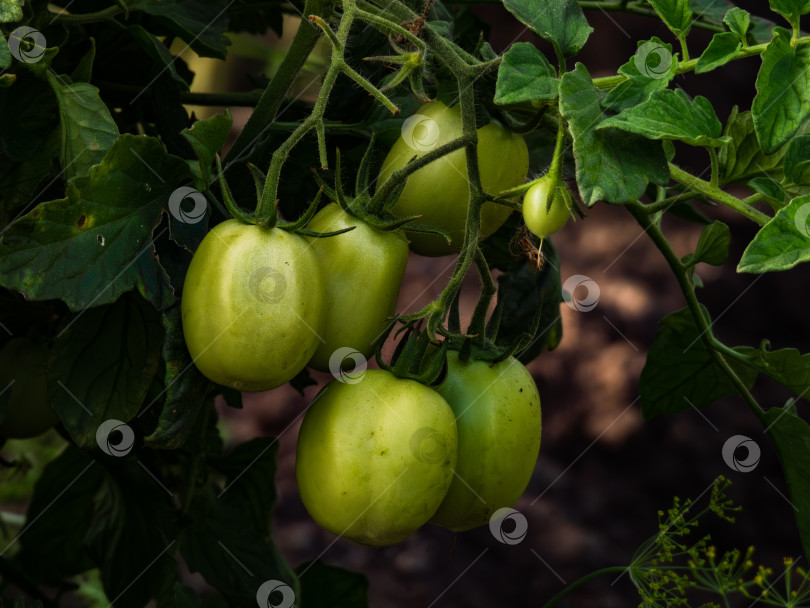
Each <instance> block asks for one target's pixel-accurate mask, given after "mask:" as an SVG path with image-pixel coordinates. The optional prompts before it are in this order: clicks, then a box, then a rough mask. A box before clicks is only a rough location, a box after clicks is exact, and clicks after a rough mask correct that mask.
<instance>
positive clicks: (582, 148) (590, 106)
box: [560, 63, 669, 206]
mask: <svg viewBox="0 0 810 608" xmlns="http://www.w3.org/2000/svg"><path fill="white" fill-rule="evenodd" d="M599 102H600V99H599V91H597V89H596V87H595V86H594V85H593V81H592V80H591V76H590V74H589V73H588V70H587V68H586V67H585V66H584V65H582V64H581V63H578V64H577V65H576V67H575V68H574V70H573V71H570V72H566V73H565V74H564V75H563V77H562V79H561V82H560V111H561V113H562V114H563V116H564V117H565V119H566V120H567V121H568V128H569V130H570V132H571V135H572V137H573V139H574V158H575V160H576V167H577V185H578V187H579V192H580V194H581V195H582V200H583V201H584V202H585V204H586V205H589V206H590V205H593V204H595V203H596V202H597V201H600V200H604V201H607V202H611V203H624V202H627V201H631V200H635V199H637V198H639V197H640V196H641V195H642V194H644V191H645V190H646V189H647V184H648V183H650V182H653V183H656V184H660V185H663V184H665V183H666V182H667V181H668V180H669V169H668V168H667V164H666V159H665V158H664V152H663V149H662V147H661V144H660V143H657V142H652V141H649V140H646V139H644V138H643V137H639V136H636V135H628V134H626V133H624V132H622V131H619V130H616V129H602V130H598V131H597V130H596V125H597V124H598V123H599V121H600V119H601V118H602V116H603V114H602V109H601V108H600V104H599Z"/></svg>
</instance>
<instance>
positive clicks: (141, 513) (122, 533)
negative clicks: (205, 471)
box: [85, 459, 179, 608]
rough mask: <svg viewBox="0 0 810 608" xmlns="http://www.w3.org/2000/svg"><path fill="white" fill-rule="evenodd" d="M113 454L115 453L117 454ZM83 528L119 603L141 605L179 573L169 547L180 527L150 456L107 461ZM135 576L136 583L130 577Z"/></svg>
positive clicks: (126, 607)
mask: <svg viewBox="0 0 810 608" xmlns="http://www.w3.org/2000/svg"><path fill="white" fill-rule="evenodd" d="M113 460H114V459H113ZM105 464H108V465H109V466H110V470H109V471H107V475H106V476H105V478H104V481H103V482H102V484H101V487H100V488H99V490H98V491H97V493H96V495H95V497H94V506H95V509H94V512H93V515H92V517H91V518H89V519H88V520H86V521H87V523H88V524H89V527H87V528H86V529H85V533H86V536H85V544H86V545H87V550H88V553H89V554H90V555H91V556H92V557H93V560H94V562H95V563H97V564H100V565H101V566H102V567H101V582H102V584H103V586H104V592H105V594H106V595H107V597H108V598H110V600H111V604H113V605H115V606H116V608H142V607H143V606H145V605H147V604H148V603H149V600H151V599H152V598H153V597H156V596H160V595H163V594H164V593H166V592H167V591H168V590H169V589H170V588H171V587H172V586H173V585H174V583H175V581H176V580H177V578H178V572H177V565H176V561H175V558H174V556H173V555H172V553H171V550H172V549H174V548H176V547H175V542H176V541H175V539H176V537H177V533H178V532H179V530H178V529H177V525H176V523H175V522H176V511H175V508H174V505H173V498H172V496H171V495H169V494H168V492H167V489H166V488H165V486H164V487H161V485H159V484H158V482H157V481H156V480H155V479H153V477H152V476H151V475H150V474H149V473H148V471H150V470H151V469H153V468H154V467H150V466H149V464H151V463H149V461H148V460H147V461H146V463H143V462H134V461H133V460H131V459H127V460H124V461H123V462H121V461H119V462H111V461H109V462H107V463H105ZM135 577H137V581H138V584H135V585H133V584H132V581H133V580H135Z"/></svg>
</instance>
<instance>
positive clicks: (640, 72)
mask: <svg viewBox="0 0 810 608" xmlns="http://www.w3.org/2000/svg"><path fill="white" fill-rule="evenodd" d="M638 47H639V48H638V50H637V51H636V53H635V54H634V55H633V56H632V57H631V58H630V61H628V62H627V63H625V64H624V65H623V66H621V67H620V68H619V74H622V75H624V76H626V77H627V80H624V81H623V82H620V83H619V84H618V85H616V86H615V87H613V88H612V89H611V90H610V91H609V92H608V94H607V96H606V97H605V98H604V99H603V100H602V106H603V107H605V108H607V109H609V110H613V111H614V112H621V111H622V110H624V109H625V108H629V107H632V106H635V105H638V104H640V103H643V102H644V101H647V99H648V98H649V97H650V95H651V94H652V93H653V92H655V91H658V90H660V89H666V88H667V86H668V85H669V82H670V81H671V80H672V79H673V78H674V77H675V74H676V73H677V71H678V58H677V57H676V56H675V55H673V54H672V45H671V44H664V43H663V42H662V41H661V40H660V39H659V38H657V37H655V36H654V37H653V38H652V39H650V40H646V41H640V42H639V43H638Z"/></svg>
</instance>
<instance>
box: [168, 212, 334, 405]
mask: <svg viewBox="0 0 810 608" xmlns="http://www.w3.org/2000/svg"><path fill="white" fill-rule="evenodd" d="M181 312H182V316H183V335H184V336H185V339H186V345H187V346H188V350H189V353H191V356H192V358H193V359H194V363H195V365H196V366H197V367H198V368H199V370H200V371H201V372H202V373H203V374H204V375H205V376H207V377H208V378H210V379H211V380H213V381H214V382H218V383H219V384H222V385H225V386H229V387H231V388H234V389H236V390H240V391H265V390H269V389H271V388H275V387H277V386H281V385H282V384H284V383H285V382H288V381H289V380H291V379H292V378H293V377H294V376H295V375H296V374H298V372H300V371H301V370H302V369H304V366H306V364H307V362H308V361H309V360H310V358H311V357H312V354H313V353H314V352H315V349H316V348H317V347H318V333H319V332H320V331H321V327H322V325H323V318H324V289H323V281H322V278H321V270H320V266H319V264H318V259H317V256H316V255H315V252H314V251H313V250H312V248H311V247H310V244H309V243H308V242H307V240H306V239H304V238H303V237H301V236H298V235H296V234H292V233H289V232H287V231H285V230H281V229H280V228H271V229H269V230H268V229H264V228H259V227H258V226H252V225H249V224H245V223H243V222H240V221H237V220H227V221H225V222H222V223H221V224H219V225H217V226H215V227H214V228H213V230H211V231H210V232H209V233H208V234H207V235H206V236H205V238H204V239H203V240H202V242H201V243H200V246H199V247H198V248H197V251H196V252H195V253H194V257H193V258H192V260H191V265H190V266H189V269H188V273H187V274H186V280H185V283H184V285H183V297H182V301H181Z"/></svg>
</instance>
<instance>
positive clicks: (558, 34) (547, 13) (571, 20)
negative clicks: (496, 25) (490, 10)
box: [503, 0, 593, 57]
mask: <svg viewBox="0 0 810 608" xmlns="http://www.w3.org/2000/svg"><path fill="white" fill-rule="evenodd" d="M503 4H504V6H505V7H506V9H507V10H508V11H509V12H510V13H512V14H513V15H514V16H515V17H516V18H517V19H518V21H520V22H522V23H523V24H525V25H527V26H528V27H529V28H530V29H531V30H532V31H534V33H535V34H537V35H538V36H540V37H541V38H545V39H546V40H548V41H549V42H551V43H552V44H553V45H554V47H555V48H556V49H558V52H559V53H561V54H562V55H563V56H565V57H570V56H572V55H575V54H577V53H578V52H579V50H580V49H581V48H582V47H583V46H585V42H586V41H587V40H588V36H590V35H591V32H592V31H593V28H592V27H591V26H590V25H588V20H587V19H586V18H585V14H584V13H583V12H582V9H581V8H580V7H579V3H578V2H577V0H504V2H503Z"/></svg>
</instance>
